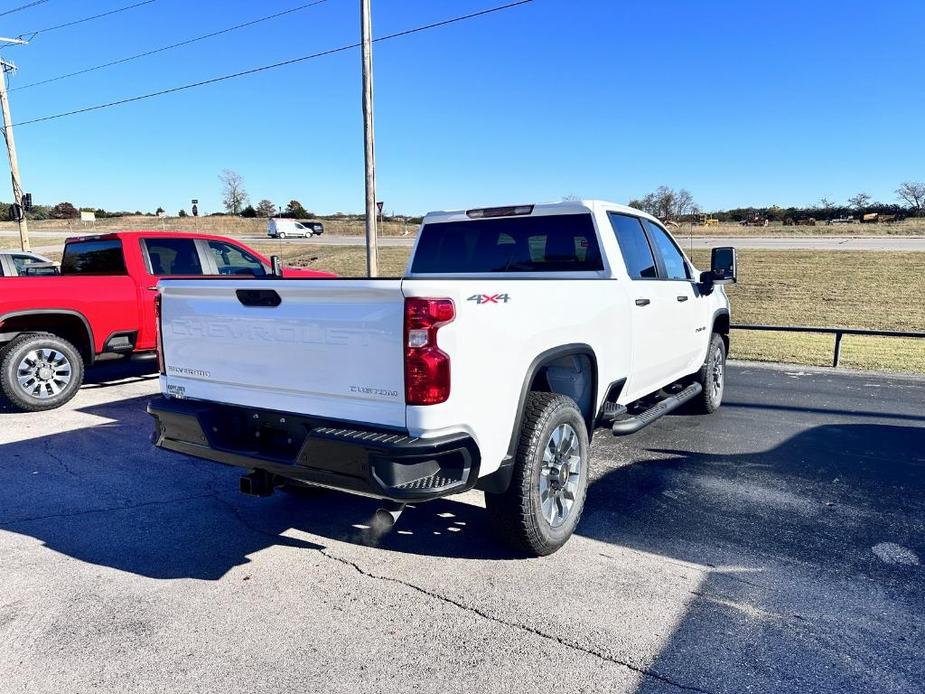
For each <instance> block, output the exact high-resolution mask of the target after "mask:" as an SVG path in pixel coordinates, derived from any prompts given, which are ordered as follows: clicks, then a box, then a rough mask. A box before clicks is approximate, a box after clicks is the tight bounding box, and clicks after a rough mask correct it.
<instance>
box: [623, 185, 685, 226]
mask: <svg viewBox="0 0 925 694" xmlns="http://www.w3.org/2000/svg"><path fill="white" fill-rule="evenodd" d="M629 206H630V207H635V208H636V209H639V210H642V211H643V212H648V213H649V214H650V215H652V216H653V217H658V218H659V219H662V220H669V219H676V218H678V217H683V216H684V215H686V214H692V213H693V212H694V211H696V210H697V209H698V208H697V203H695V202H694V196H693V195H691V194H690V192H688V191H687V190H685V189H684V188H681V190H678V191H674V190H672V189H671V188H669V187H668V186H659V187H658V188H656V189H655V191H653V192H651V193H649V194H647V195H645V196H644V197H642V198H641V199H634V200H630V202H629Z"/></svg>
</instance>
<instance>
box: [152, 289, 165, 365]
mask: <svg viewBox="0 0 925 694" xmlns="http://www.w3.org/2000/svg"><path fill="white" fill-rule="evenodd" d="M154 332H155V333H156V334H157V370H158V371H160V372H161V374H166V373H167V370H166V369H165V368H164V337H163V330H162V328H161V294H160V292H158V293H157V294H155V295H154Z"/></svg>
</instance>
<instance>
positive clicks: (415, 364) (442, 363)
mask: <svg viewBox="0 0 925 694" xmlns="http://www.w3.org/2000/svg"><path fill="white" fill-rule="evenodd" d="M455 317H456V307H455V306H454V305H453V301H452V300H451V299H417V298H414V299H405V403H406V404H408V405H436V404H438V403H441V402H445V401H446V399H447V398H449V397H450V357H449V356H448V355H447V354H446V352H444V351H443V350H441V349H440V348H439V347H437V331H438V330H439V329H440V328H441V327H443V326H444V325H446V324H447V323H449V322H450V321H452V320H453V319H454V318H455Z"/></svg>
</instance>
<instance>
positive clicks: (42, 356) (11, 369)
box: [0, 333, 84, 412]
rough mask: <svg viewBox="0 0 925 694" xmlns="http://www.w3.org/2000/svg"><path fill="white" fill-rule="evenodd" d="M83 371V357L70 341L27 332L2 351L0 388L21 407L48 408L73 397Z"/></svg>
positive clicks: (39, 409) (32, 408) (81, 380)
mask: <svg viewBox="0 0 925 694" xmlns="http://www.w3.org/2000/svg"><path fill="white" fill-rule="evenodd" d="M83 371H84V370H83V359H81V357H80V353H79V352H78V351H77V349H76V348H75V347H74V346H73V345H72V344H71V343H70V342H68V341H67V340H64V339H62V338H60V337H58V336H56V335H50V334H47V333H27V334H25V335H20V336H19V337H17V338H16V339H15V340H13V341H12V342H11V343H10V344H9V345H8V346H7V347H6V349H5V350H4V352H3V360H2V362H0V389H2V391H3V394H4V395H5V396H6V398H7V399H8V400H9V401H10V402H11V403H12V404H13V405H14V406H15V407H17V408H19V409H21V410H26V411H28V412H38V411H41V410H50V409H54V408H55V407H60V406H61V405H63V404H64V403H66V402H67V401H68V400H70V399H71V398H73V397H74V395H75V394H76V393H77V391H78V389H79V388H80V385H81V383H82V382H83Z"/></svg>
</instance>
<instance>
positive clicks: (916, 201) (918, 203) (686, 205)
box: [627, 181, 925, 222]
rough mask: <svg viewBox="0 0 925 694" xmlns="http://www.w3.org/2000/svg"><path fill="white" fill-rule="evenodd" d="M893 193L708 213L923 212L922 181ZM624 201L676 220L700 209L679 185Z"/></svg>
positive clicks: (739, 218)
mask: <svg viewBox="0 0 925 694" xmlns="http://www.w3.org/2000/svg"><path fill="white" fill-rule="evenodd" d="M895 195H896V202H891V203H884V202H876V201H874V200H873V198H872V197H871V196H870V195H868V194H867V193H864V192H860V193H857V194H855V195H852V196H851V197H850V198H848V199H847V200H845V201H844V202H836V201H833V200H831V199H830V198H827V197H824V198H821V199H820V200H819V202H817V203H816V204H814V205H810V206H808V207H780V206H778V205H770V206H768V207H737V208H733V209H729V210H716V211H714V212H711V213H710V216H711V217H713V218H714V219H717V220H719V221H720V222H743V221H745V220H752V219H755V218H756V217H760V218H763V219H767V220H769V221H771V222H783V221H786V220H801V219H809V218H812V219H815V220H817V221H828V220H832V219H847V218H852V217H855V216H860V215H863V214H867V213H870V212H877V213H879V214H883V215H895V216H896V217H897V218H902V217H921V216H923V215H925V183H922V182H919V181H904V182H903V183H901V184H900V185H899V187H898V188H897V189H896V190H895ZM627 204H628V205H629V206H630V207H635V208H636V209H639V210H643V211H644V212H648V213H649V214H651V215H653V216H654V217H658V218H659V219H663V220H674V221H678V222H686V221H691V220H693V219H694V218H696V217H697V216H698V215H700V214H701V212H702V210H701V208H700V207H699V206H698V205H697V203H696V202H695V201H694V198H693V196H692V195H691V194H690V193H689V192H688V191H687V190H685V189H684V188H681V189H680V190H677V191H676V190H673V189H672V188H669V187H668V186H659V187H658V188H657V189H655V190H654V191H653V192H651V193H648V194H647V195H644V196H643V197H641V198H635V199H633V200H630V201H629V202H628V203H627Z"/></svg>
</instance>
